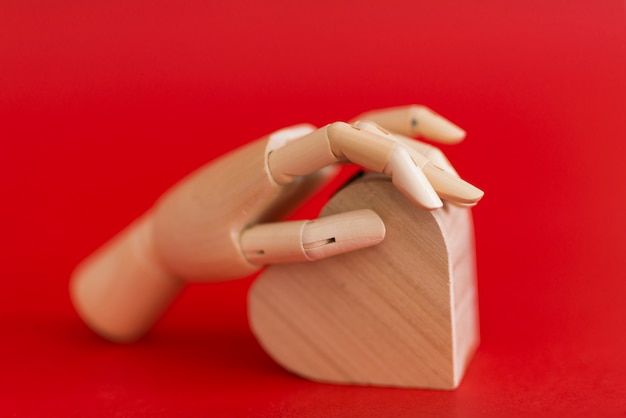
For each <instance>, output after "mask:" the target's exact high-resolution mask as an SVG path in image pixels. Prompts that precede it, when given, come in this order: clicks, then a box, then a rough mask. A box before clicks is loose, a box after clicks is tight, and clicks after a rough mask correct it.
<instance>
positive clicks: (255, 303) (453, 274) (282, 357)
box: [248, 176, 479, 389]
mask: <svg viewBox="0 0 626 418" xmlns="http://www.w3.org/2000/svg"><path fill="white" fill-rule="evenodd" d="M352 209H372V210H374V211H375V212H376V213H378V215H379V216H380V217H381V218H382V219H383V221H384V223H385V228H386V235H385V239H384V241H383V242H382V243H381V244H379V245H377V246H375V247H371V248H368V249H365V250H359V251H356V252H353V253H348V254H343V255H340V256H336V257H331V258H328V259H325V260H320V261H316V262H311V263H302V264H290V265H274V266H270V267H269V268H267V269H266V270H265V271H264V272H263V273H262V274H261V275H260V276H259V277H258V278H257V280H256V281H255V283H254V284H253V286H252V288H251V290H250V294H249V300H248V311H249V319H250V325H251V327H252V330H253V332H254V334H255V335H256V337H257V339H258V340H259V342H260V344H261V345H262V346H263V348H264V349H265V350H266V351H267V353H268V354H269V355H270V356H271V357H272V358H274V360H275V361H276V362H278V363H279V364H281V365H282V366H284V367H285V368H286V369H288V370H290V371H292V372H294V373H296V374H298V375H301V376H304V377H306V378H309V379H312V380H317V381H323V382H334V383H346V384H362V385H380V386H400V387H412V388H431V389H454V388H456V387H457V386H458V384H459V383H460V381H461V378H462V376H463V374H464V372H465V369H466V367H467V365H468V363H469V361H470V359H471V357H472V354H473V353H474V351H475V349H476V347H477V345H478V340H479V336H478V304H477V292H476V278H475V256H474V236H473V227H472V220H471V212H470V211H469V209H461V208H458V207H453V206H449V205H446V206H444V208H442V209H438V210H436V211H434V212H427V211H424V210H421V209H419V208H416V207H415V206H413V205H412V204H411V203H410V202H409V201H408V200H407V199H406V198H405V197H403V196H402V195H401V194H400V193H399V192H398V191H397V190H396V188H395V187H394V186H393V185H392V184H391V182H390V181H389V180H388V178H385V177H380V176H365V177H363V178H361V179H359V180H357V181H355V182H352V183H350V184H349V185H347V186H346V187H344V188H343V189H342V190H341V191H339V192H338V193H337V194H336V195H335V196H334V197H333V198H332V199H331V200H330V201H329V202H328V204H327V205H326V207H325V208H324V210H323V211H322V216H325V215H330V214H334V213H339V212H344V211H347V210H352Z"/></svg>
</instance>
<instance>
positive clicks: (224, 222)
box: [71, 106, 482, 341]
mask: <svg viewBox="0 0 626 418" xmlns="http://www.w3.org/2000/svg"><path fill="white" fill-rule="evenodd" d="M385 129H389V131H387V130H385ZM391 132H393V133H391ZM414 135H423V136H427V137H429V138H431V139H433V140H436V141H441V142H445V143H455V142H459V141H460V140H462V139H463V138H464V136H465V132H464V131H462V130H461V129H460V128H458V127H456V126H455V125H453V124H452V123H450V122H448V121H447V120H445V119H444V118H442V117H441V116H439V115H437V114H435V113H434V112H432V111H430V110H429V109H427V108H425V107H422V106H408V107H399V108H393V109H386V110H381V111H374V112H369V113H366V114H363V115H361V116H360V117H359V118H357V119H355V120H354V121H353V122H352V123H351V124H348V123H343V122H335V123H332V124H330V125H327V126H324V127H322V128H319V129H314V127H312V126H310V125H299V126H296V127H291V128H287V129H285V130H281V131H278V132H276V133H274V134H272V135H269V136H268V137H264V138H261V139H259V140H257V141H254V142H252V143H250V144H248V145H246V146H244V147H242V148H240V149H237V150H235V151H233V152H231V153H229V154H227V155H225V156H223V157H221V158H219V159H217V160H215V161H213V162H211V163H209V164H207V165H206V166H204V167H202V168H200V169H199V170H197V171H196V172H195V173H192V174H191V175H189V176H188V177H187V178H185V179H184V180H182V181H181V182H180V183H178V184H177V185H176V186H174V187H173V188H172V189H170V190H169V191H168V192H166V193H165V194H164V195H163V197H162V198H161V199H159V201H158V202H157V203H156V205H155V206H154V208H152V209H151V210H149V211H148V212H147V213H146V214H145V215H143V216H142V217H141V218H140V219H138V220H137V221H135V222H134V223H133V224H131V225H130V226H129V227H128V228H126V230H124V231H122V232H121V233H120V234H119V235H118V236H117V237H115V238H114V239H112V240H111V241H110V242H109V243H107V244H105V246H103V247H102V248H100V249H99V250H98V251H96V252H95V253H94V254H92V255H91V256H90V257H88V258H87V259H86V260H85V261H84V262H83V263H82V264H81V265H80V266H79V267H78V268H77V269H76V271H75V272H74V275H73V278H72V282H71V294H72V299H73V301H74V304H75V306H76V308H77V310H78V312H79V314H80V315H81V316H82V317H83V319H84V320H85V321H86V322H87V323H88V325H90V326H91V327H92V328H93V329H94V330H95V331H96V332H98V333H100V334H101V335H103V336H105V337H107V338H109V339H112V340H117V341H129V340H132V339H135V338H137V337H139V336H141V335H142V334H143V333H144V332H145V331H146V330H147V329H149V327H150V326H152V324H153V322H154V321H155V320H156V319H157V318H158V317H159V316H160V314H161V313H162V311H163V310H164V309H165V308H166V307H167V305H169V303H170V301H171V300H172V298H173V297H174V296H175V295H176V294H177V293H178V291H179V290H180V288H181V287H182V285H183V284H184V282H185V281H190V280H194V281H215V280H225V279H232V278H239V277H245V276H248V275H250V274H252V273H254V272H256V271H257V270H259V269H260V268H261V267H262V266H263V265H264V264H267V263H276V262H298V261H310V260H315V259H319V258H324V257H328V256H331V255H334V254H339V253H342V252H346V251H352V250H356V249H359V248H363V247H366V246H371V245H375V244H377V243H379V242H380V241H381V240H382V239H383V238H384V233H385V230H384V225H383V224H382V221H381V220H380V218H379V217H378V216H377V215H376V214H375V213H374V212H372V211H369V210H360V211H353V212H348V213H344V214H339V215H335V216H333V217H326V218H321V219H319V220H316V221H312V222H309V221H295V222H275V221H278V220H280V219H281V218H282V217H283V216H284V215H285V214H286V213H287V212H289V211H290V210H291V209H292V208H294V207H295V206H297V205H298V204H299V203H300V202H301V201H302V200H303V199H304V198H306V197H308V196H309V195H311V194H312V193H314V192H315V191H316V190H318V189H319V187H321V185H322V184H324V183H325V182H326V181H327V180H328V179H329V178H330V177H331V176H332V174H333V170H332V169H328V168H326V167H329V166H332V165H334V164H335V163H341V162H352V163H355V164H358V165H361V166H363V167H365V168H367V169H369V170H373V171H376V172H380V173H385V174H388V175H390V176H391V177H392V180H393V183H394V185H396V187H398V189H400V190H401V191H402V193H403V194H404V195H405V196H407V197H408V198H409V199H410V200H411V201H412V202H414V203H415V204H416V205H418V206H422V207H424V208H426V209H434V208H438V207H441V205H442V202H441V200H440V197H441V198H443V199H446V200H449V201H451V202H453V203H458V204H462V205H472V204H475V203H476V202H477V201H478V200H479V199H480V198H481V197H482V192H481V191H480V190H478V189H477V188H475V187H474V186H472V185H470V184H469V183H466V182H464V181H463V180H461V179H460V178H459V177H458V176H457V174H456V172H455V171H454V169H453V168H452V167H451V166H450V164H449V163H448V162H447V160H446V159H445V157H444V156H443V154H441V153H440V152H439V151H438V150H437V149H436V148H434V147H432V146H430V145H427V144H424V143H421V142H417V141H415V140H413V139H410V138H408V137H407V136H414ZM429 159H430V160H429ZM435 164H438V165H439V166H440V167H438V166H437V165H435Z"/></svg>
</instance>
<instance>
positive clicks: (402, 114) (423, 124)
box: [353, 105, 465, 144]
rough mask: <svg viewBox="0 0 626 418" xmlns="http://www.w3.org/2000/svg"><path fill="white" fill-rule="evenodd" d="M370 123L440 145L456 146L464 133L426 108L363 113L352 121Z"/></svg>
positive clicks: (420, 106) (404, 107)
mask: <svg viewBox="0 0 626 418" xmlns="http://www.w3.org/2000/svg"><path fill="white" fill-rule="evenodd" d="M359 120H361V121H364V120H368V121H372V122H374V123H376V124H378V125H380V126H382V127H383V128H385V129H387V130H389V131H392V132H395V133H399V134H402V135H406V136H423V137H425V138H428V139H431V140H433V141H436V142H440V143H442V144H457V143H459V142H461V141H462V140H463V139H465V131H464V130H463V129H461V128H460V127H458V126H457V125H455V124H454V123H452V122H450V121H449V120H448V119H446V118H444V117H443V116H441V115H439V114H438V113H436V112H434V111H432V110H431V109H429V108H428V107H426V106H422V105H409V106H399V107H390V108H387V109H379V110H372V111H369V112H365V113H363V114H361V115H359V116H358V117H356V118H354V120H353V121H359Z"/></svg>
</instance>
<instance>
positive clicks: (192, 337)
mask: <svg viewBox="0 0 626 418" xmlns="http://www.w3.org/2000/svg"><path fill="white" fill-rule="evenodd" d="M518 3H519V4H514V3H513V2H501V1H495V0H488V1H475V2H455V1H433V2H424V1H401V0H387V1H385V2H382V4H379V5H367V4H365V2H356V1H346V2H338V1H316V2H306V3H304V2H294V1H271V2H266V3H265V4H262V2H252V1H250V2H243V1H234V2H228V1H225V0H223V1H214V2H211V1H180V2H163V1H151V2H140V1H114V2H111V1H104V0H96V1H89V2H83V1H65V2H52V1H39V2H37V1H2V2H1V3H0V236H1V237H2V240H1V241H0V242H1V244H0V246H1V247H0V249H1V251H0V271H1V272H2V277H0V280H1V282H2V291H1V292H0V329H1V330H2V334H1V335H2V336H1V337H0V338H1V340H0V341H1V342H0V415H2V416H51V415H52V416H81V417H82V416H163V417H170V416H176V415H182V416H373V415H376V416H390V417H391V416H418V415H422V416H463V417H472V416H530V415H534V416H577V415H579V416H624V414H626V400H625V395H626V354H624V353H625V352H626V336H625V335H626V334H625V332H624V329H625V328H626V303H624V296H623V295H624V293H626V280H625V275H624V273H623V271H624V268H623V264H622V263H623V262H624V253H623V238H624V232H625V227H626V216H625V213H626V197H625V194H624V187H623V185H622V183H623V181H624V180H625V179H626V173H625V169H624V157H625V155H626V153H625V151H626V145H625V144H626V79H625V76H626V3H624V1H598V2H590V1H539V0H532V1H525V2H518ZM415 102H416V103H423V104H426V105H428V106H430V107H432V108H433V109H435V110H437V111H438V112H440V113H442V114H443V115H445V116H447V117H448V118H450V119H451V120H453V121H455V122H456V123H458V124H459V125H460V126H462V127H464V128H465V129H466V130H467V131H468V138H467V140H466V141H465V142H464V143H462V144H460V145H457V146H454V147H444V151H445V152H446V154H447V155H448V156H449V158H450V159H451V160H452V161H453V163H454V164H455V166H456V167H457V169H458V170H459V171H460V172H461V173H462V174H463V176H464V177H465V178H466V179H468V180H469V181H471V182H473V183H474V184H476V185H478V186H479V187H481V188H482V189H484V190H485V191H486V197H485V198H484V200H483V201H482V202H481V203H480V205H479V206H478V207H477V208H476V209H475V211H474V215H475V223H476V239H477V251H478V265H479V292H480V312H481V327H482V345H481V347H480V349H479V350H478V352H477V353H476V356H475V358H474V360H473V362H472V364H471V366H470V368H469V370H468V372H467V374H466V377H465V379H464V381H463V383H462V385H461V387H460V388H459V389H458V390H456V391H453V392H438V391H424V390H403V389H385V388H364V387H345V386H335V385H326V384H319V383H313V382H308V381H305V380H302V379H299V378H297V377H295V376H293V375H291V374H289V373H287V372H285V371H283V370H282V369H281V368H280V367H278V366H277V365H276V364H275V363H273V362H272V360H270V359H269V357H267V356H266V355H265V354H264V352H263V351H262V350H261V348H260V347H259V346H258V344H257V343H256V341H255V340H254V338H253V336H252V334H251V333H250V331H249V329H248V325H247V319H246V311H245V297H246V291H247V288H248V286H249V284H250V282H251V280H252V279H250V278H248V279H244V280H241V281H235V282H230V283H222V284H211V285H208V284H207V285H191V286H189V287H188V288H187V289H186V291H185V292H184V294H183V295H182V297H181V298H180V299H179V300H178V301H177V302H176V304H175V305H174V306H173V307H172V309H171V310H170V311H169V312H168V313H167V315H166V316H165V318H163V320H162V321H161V322H160V323H159V324H158V326H157V327H156V328H155V329H154V331H153V332H152V333H151V334H150V335H149V336H147V337H146V338H145V339H143V340H142V341H140V342H138V343H135V344H132V345H126V346H118V345H113V344H110V343H107V342H105V341H103V340H101V339H99V338H98V337H96V336H95V335H93V334H92V333H91V332H90V331H89V330H88V329H87V328H86V327H85V326H84V325H83V324H82V323H81V322H80V320H79V318H78V317H77V316H76V314H75V313H74V311H73V309H72V306H71V304H70V301H69V298H68V294H67V282H68V277H69V274H70V272H71V270H72V269H73V267H74V266H75V265H76V264H77V263H78V262H79V261H80V260H81V259H82V258H83V257H85V256H86V255H87V254H89V253H90V252H91V251H92V250H93V249H95V248H96V247H97V246H98V245H100V244H101V243H103V242H104V241H105V240H106V239H108V238H109V237H110V236H111V235H113V234H114V233H115V232H116V231H118V230H119V229H121V228H122V227H123V226H125V225H126V224H127V223H128V222H130V221H131V220H132V219H134V218H135V217H136V216H138V215H139V214H140V213H142V212H143V211H144V210H145V209H147V208H148V207H149V206H150V205H151V203H152V202H153V201H154V200H155V199H156V198H157V197H158V195H159V194H160V193H161V192H162V191H164V190H165V189H166V188H167V187H168V186H170V185H171V184H173V183H175V182H176V181H177V180H178V179H180V178H181V177H182V176H183V175H185V174H186V173H188V172H189V171H191V170H193V169H194V168H196V167H198V166H200V165H202V164H204V163H205V162H207V161H210V160H211V159H213V158H215V157H217V156H219V155H221V154H223V153H224V152H226V151H227V150H230V149H233V148H236V147H237V146H239V145H241V144H244V143H246V142H248V141H250V140H253V139H255V138H258V137H260V136H262V135H264V134H266V133H268V132H270V131H272V130H274V129H278V128H281V127H283V126H286V125H289V124H292V123H298V122H304V121H306V122H312V123H315V124H317V125H321V124H325V123H328V122H331V121H335V120H345V119H349V118H350V117H352V116H354V115H356V114H358V113H360V112H362V111H365V110H368V109H373V108H380V107H385V106H392V105H399V104H408V103H415ZM316 210H317V208H316V207H311V208H310V209H308V211H309V212H311V213H312V214H313V215H314V214H315V211H316ZM306 212H307V211H306V210H305V211H304V212H303V213H306Z"/></svg>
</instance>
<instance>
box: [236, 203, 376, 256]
mask: <svg viewBox="0 0 626 418" xmlns="http://www.w3.org/2000/svg"><path fill="white" fill-rule="evenodd" d="M384 237H385V224H383V221H382V220H381V219H380V217H379V216H378V215H377V214H376V213H375V212H374V211H371V210H368V209H364V210H353V211H349V212H344V213H337V214H335V215H329V216H324V217H321V218H319V219H316V220H313V221H307V220H304V221H291V222H274V223H266V224H261V225H256V226H253V227H252V228H249V229H247V230H245V231H244V232H243V233H242V234H241V250H242V252H243V254H244V255H245V257H246V258H247V259H248V261H250V262H251V263H254V264H258V265H265V264H275V263H297V262H302V261H312V260H319V259H320V258H326V257H331V256H333V255H337V254H341V253H345V252H348V251H356V250H358V249H361V248H366V247H370V246H372V245H376V244H378V243H380V242H381V241H382V240H383V238H384Z"/></svg>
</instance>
